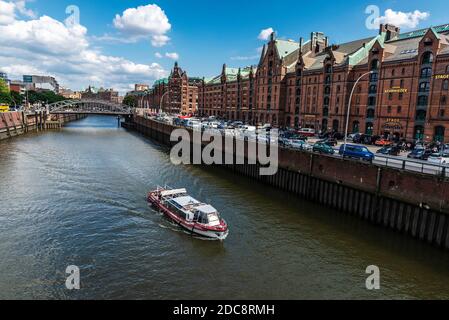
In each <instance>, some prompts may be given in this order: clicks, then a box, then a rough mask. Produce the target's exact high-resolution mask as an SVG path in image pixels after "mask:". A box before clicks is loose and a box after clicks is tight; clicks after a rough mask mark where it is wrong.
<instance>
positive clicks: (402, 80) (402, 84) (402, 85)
mask: <svg viewBox="0 0 449 320" xmlns="http://www.w3.org/2000/svg"><path fill="white" fill-rule="evenodd" d="M403 87H404V79H401V88H403Z"/></svg>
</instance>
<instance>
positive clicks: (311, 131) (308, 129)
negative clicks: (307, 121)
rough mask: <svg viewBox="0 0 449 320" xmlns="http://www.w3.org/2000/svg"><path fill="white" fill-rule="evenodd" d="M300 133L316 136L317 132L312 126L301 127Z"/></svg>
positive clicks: (306, 135)
mask: <svg viewBox="0 0 449 320" xmlns="http://www.w3.org/2000/svg"><path fill="white" fill-rule="evenodd" d="M298 133H299V134H300V135H302V136H305V137H314V136H315V134H316V132H315V129H310V128H304V129H299V130H298Z"/></svg>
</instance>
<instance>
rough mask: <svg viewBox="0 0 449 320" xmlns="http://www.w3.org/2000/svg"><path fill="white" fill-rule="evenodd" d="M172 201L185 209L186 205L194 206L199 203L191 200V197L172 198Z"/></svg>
mask: <svg viewBox="0 0 449 320" xmlns="http://www.w3.org/2000/svg"><path fill="white" fill-rule="evenodd" d="M172 201H173V202H175V203H176V204H178V205H179V206H181V207H185V206H188V205H194V204H199V203H200V202H199V201H198V200H196V199H194V198H192V197H191V196H185V197H179V198H174V199H172Z"/></svg>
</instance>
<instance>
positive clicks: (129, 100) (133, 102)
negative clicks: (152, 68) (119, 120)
mask: <svg viewBox="0 0 449 320" xmlns="http://www.w3.org/2000/svg"><path fill="white" fill-rule="evenodd" d="M123 104H125V105H127V106H128V107H131V108H137V97H136V96H134V95H130V94H128V95H126V96H125V98H124V99H123Z"/></svg>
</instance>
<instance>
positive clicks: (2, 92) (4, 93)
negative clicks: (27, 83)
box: [0, 79, 11, 104]
mask: <svg viewBox="0 0 449 320" xmlns="http://www.w3.org/2000/svg"><path fill="white" fill-rule="evenodd" d="M0 103H6V104H10V103H11V93H10V92H9V87H8V85H7V84H6V82H5V81H4V80H3V79H0Z"/></svg>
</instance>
